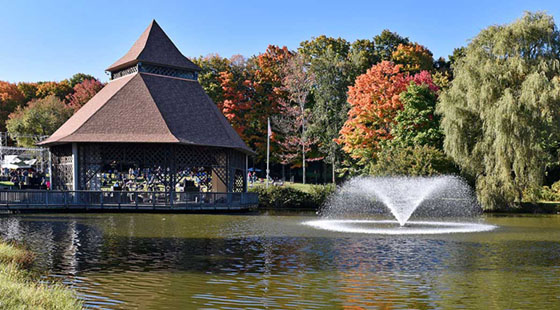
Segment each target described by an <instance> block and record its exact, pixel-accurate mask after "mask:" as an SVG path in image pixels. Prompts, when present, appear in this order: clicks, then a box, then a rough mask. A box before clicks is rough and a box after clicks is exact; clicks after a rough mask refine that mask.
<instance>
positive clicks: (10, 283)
mask: <svg viewBox="0 0 560 310" xmlns="http://www.w3.org/2000/svg"><path fill="white" fill-rule="evenodd" d="M32 261H33V254H32V253H30V252H28V251H26V250H23V249H21V248H19V247H16V246H13V245H10V244H7V243H4V242H2V241H0V309H14V310H15V309H30V310H31V309H33V310H35V309H37V310H42V309H44V310H50V309H53V310H58V309H60V310H67V309H81V308H82V303H81V302H80V301H79V300H78V299H77V298H76V296H75V295H74V293H73V292H72V291H71V290H69V289H67V288H66V287H64V286H63V285H61V284H55V283H49V284H45V283H39V281H38V280H37V279H36V278H35V277H34V276H33V275H31V274H30V273H29V272H28V271H26V268H27V267H29V266H30V264H31V263H32Z"/></svg>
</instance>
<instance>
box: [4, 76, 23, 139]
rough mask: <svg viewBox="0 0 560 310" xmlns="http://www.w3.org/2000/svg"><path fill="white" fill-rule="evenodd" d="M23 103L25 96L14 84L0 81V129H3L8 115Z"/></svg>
mask: <svg viewBox="0 0 560 310" xmlns="http://www.w3.org/2000/svg"><path fill="white" fill-rule="evenodd" d="M24 103H25V96H24V94H23V93H22V92H21V90H20V89H19V88H18V87H17V85H16V84H13V83H9V82H4V81H0V130H2V131H5V129H6V127H5V126H6V120H7V119H8V115H10V113H12V112H13V111H14V110H15V109H16V108H17V107H19V106H21V105H23V104H24Z"/></svg>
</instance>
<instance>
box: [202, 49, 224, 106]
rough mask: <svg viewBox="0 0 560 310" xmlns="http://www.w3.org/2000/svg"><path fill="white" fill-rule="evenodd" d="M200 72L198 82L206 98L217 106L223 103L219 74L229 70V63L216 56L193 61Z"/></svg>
mask: <svg viewBox="0 0 560 310" xmlns="http://www.w3.org/2000/svg"><path fill="white" fill-rule="evenodd" d="M193 61H194V63H195V64H197V65H198V66H199V67H200V68H201V69H202V71H200V72H199V73H198V82H199V83H200V85H201V86H202V88H204V91H206V93H207V94H208V96H209V97H210V98H211V99H212V101H214V103H216V104H218V103H220V102H223V101H224V96H223V90H222V85H221V83H220V73H221V72H227V71H229V70H230V65H231V62H230V61H229V60H228V59H227V58H222V57H220V55H218V54H210V55H207V56H204V57H202V56H201V57H198V58H194V59H193Z"/></svg>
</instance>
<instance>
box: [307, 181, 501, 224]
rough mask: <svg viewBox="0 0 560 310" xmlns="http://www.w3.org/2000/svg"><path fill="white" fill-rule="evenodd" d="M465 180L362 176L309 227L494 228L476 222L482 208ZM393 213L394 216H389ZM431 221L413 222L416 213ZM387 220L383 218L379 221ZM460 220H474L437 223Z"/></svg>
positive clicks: (344, 188)
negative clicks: (388, 217) (435, 219)
mask: <svg viewBox="0 0 560 310" xmlns="http://www.w3.org/2000/svg"><path fill="white" fill-rule="evenodd" d="M474 197H475V196H474V194H473V193H472V190H471V189H470V187H469V186H468V184H466V183H465V181H464V180H463V179H461V178H459V177H456V176H437V177H357V178H354V179H351V180H350V181H348V182H346V183H345V184H344V185H343V186H341V187H340V188H339V189H338V190H337V192H336V193H335V195H333V197H332V198H331V199H330V201H329V202H328V203H327V204H326V206H324V207H323V209H322V210H321V211H320V214H321V216H322V219H320V220H313V221H308V222H305V224H306V225H309V226H312V227H315V228H319V229H326V230H331V231H339V232H348V233H374V234H442V233H466V232H479V231H489V230H492V229H494V228H495V226H493V225H487V224H482V223H476V222H472V219H473V218H475V216H477V215H480V214H481V213H482V209H481V208H480V206H479V204H478V203H477V201H476V199H475V198H474ZM388 215H391V217H392V218H393V219H387V218H383V217H387V216H388ZM412 216H415V217H419V218H429V219H430V220H422V221H409V219H410V218H411V217H412ZM380 218H382V219H380ZM434 218H437V219H443V218H446V219H449V218H461V219H469V221H464V220H463V221H461V222H456V221H449V220H441V221H434V220H433V219H434Z"/></svg>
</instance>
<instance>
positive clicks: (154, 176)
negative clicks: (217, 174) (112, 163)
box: [99, 167, 210, 191]
mask: <svg viewBox="0 0 560 310" xmlns="http://www.w3.org/2000/svg"><path fill="white" fill-rule="evenodd" d="M99 176H100V178H101V187H102V188H105V189H107V188H109V189H110V190H113V191H158V190H161V189H162V187H165V184H164V183H165V182H164V181H165V180H162V179H161V177H162V176H164V174H163V173H162V171H161V168H160V167H158V168H155V169H150V168H145V169H140V168H130V169H128V173H127V172H120V171H118V170H116V169H115V170H108V171H107V172H102V173H100V175H99ZM209 181H210V178H209V175H208V172H207V171H205V170H204V168H199V169H189V170H185V171H181V172H179V173H178V174H177V176H176V183H177V187H176V188H175V190H177V191H185V190H190V191H194V190H196V191H203V190H204V189H206V188H208V186H209V184H208V182H209ZM166 190H169V188H166Z"/></svg>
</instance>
